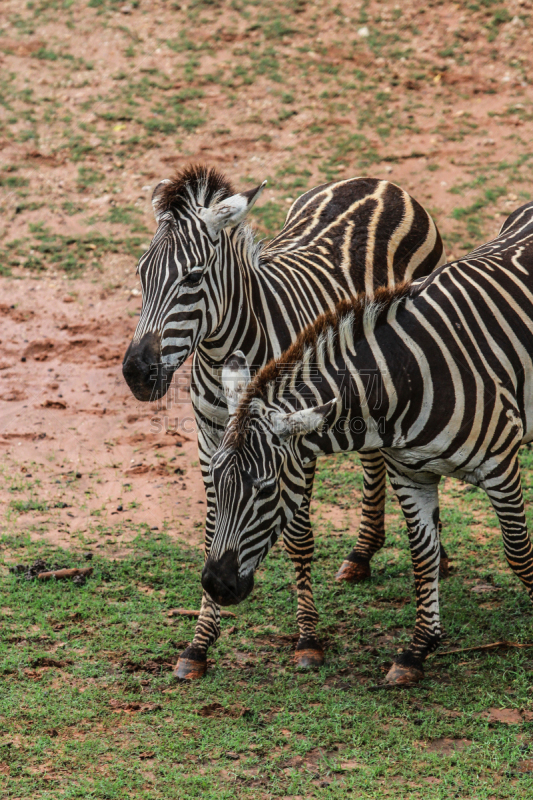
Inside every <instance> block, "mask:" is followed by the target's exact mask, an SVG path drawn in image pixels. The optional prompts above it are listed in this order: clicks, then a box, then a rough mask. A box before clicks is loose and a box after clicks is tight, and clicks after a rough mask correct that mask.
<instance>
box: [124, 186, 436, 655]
mask: <svg viewBox="0 0 533 800" xmlns="http://www.w3.org/2000/svg"><path fill="white" fill-rule="evenodd" d="M217 179H218V180H219V185H217V186H215V185H214V184H213V178H212V177H211V178H210V177H209V175H208V174H207V173H205V171H204V172H203V173H201V174H200V173H199V172H198V173H197V174H196V177H195V176H194V175H193V176H192V177H190V178H189V180H188V182H187V181H185V182H184V181H182V182H181V188H180V190H179V191H178V190H177V189H175V188H174V189H173V187H172V185H171V184H169V185H168V186H167V187H163V196H162V199H161V200H158V201H157V203H156V213H157V218H158V221H159V227H158V230H157V233H156V235H155V237H154V240H153V242H152V244H151V247H150V249H149V251H148V252H147V253H146V254H145V256H143V258H142V259H141V261H140V263H139V273H140V277H141V284H142V290H143V308H142V312H141V317H140V320H139V323H138V326H137V330H136V332H135V336H134V339H133V342H132V345H131V347H130V350H129V351H128V353H127V354H126V358H125V366H124V374H125V376H126V379H127V380H128V382H129V384H130V386H131V387H132V390H133V391H134V393H136V396H139V397H140V398H141V399H153V398H154V394H155V396H161V395H162V394H164V392H165V391H166V387H168V383H169V379H170V377H171V375H172V373H173V371H174V370H175V369H176V368H177V367H178V366H179V365H180V364H182V363H183V361H184V360H185V359H186V358H187V357H188V356H189V355H190V354H191V353H192V352H194V358H193V366H192V379H191V399H192V403H193V407H194V410H195V414H196V419H197V423H198V440H199V453H200V463H201V467H202V472H203V476H204V480H205V487H206V495H207V505H208V509H207V519H206V552H207V553H209V549H210V543H211V539H212V535H213V531H214V493H213V489H212V482H211V477H210V473H209V465H210V461H211V457H212V455H213V453H214V452H215V450H216V449H217V447H218V446H219V444H220V441H221V438H222V435H223V432H224V429H225V427H226V424H227V421H228V408H227V403H226V399H225V396H224V392H223V388H222V382H221V370H222V366H223V364H224V362H225V360H226V359H227V357H228V356H229V355H230V354H231V353H233V352H234V351H235V350H240V351H242V352H243V353H244V354H245V356H246V358H247V360H248V363H249V364H251V365H252V367H253V369H255V370H258V369H261V368H262V367H263V366H264V365H265V364H267V363H268V361H269V360H270V359H272V358H276V357H278V356H279V355H280V354H281V353H282V352H283V351H284V350H285V349H287V348H288V347H289V346H290V344H291V343H292V342H293V341H294V339H295V338H296V337H297V335H298V334H299V332H300V331H301V330H302V329H303V328H304V327H305V326H307V325H308V324H309V323H311V322H312V321H313V320H314V319H316V317H317V316H319V315H320V314H321V313H323V312H324V310H326V309H333V308H334V307H335V305H336V304H337V303H339V302H340V301H342V300H343V299H347V298H349V297H351V296H357V295H358V294H360V293H361V292H363V291H366V292H367V293H368V294H369V296H372V295H373V292H374V290H375V289H376V288H377V287H380V286H388V287H390V288H393V287H394V286H395V285H396V283H397V282H398V281H402V280H405V279H416V278H418V277H420V276H426V275H428V274H429V273H430V272H431V271H432V270H433V269H434V268H436V267H437V266H439V265H440V264H442V263H444V261H445V255H444V251H443V246H442V241H441V239H440V236H439V233H438V231H437V229H436V227H435V225H434V223H433V221H432V220H431V218H430V217H429V215H428V214H427V213H426V212H425V211H424V210H423V209H422V207H421V206H420V205H419V204H418V203H417V202H416V201H414V200H413V199H412V198H411V197H410V196H409V195H408V194H407V193H406V192H404V191H403V190H401V189H400V188H399V187H397V186H395V185H394V184H391V183H389V182H387V181H378V180H374V179H367V178H354V179H350V180H346V181H338V182H335V183H330V184H326V185H324V186H320V187H318V188H316V189H312V190H311V191H309V192H306V193H305V194H304V195H302V197H300V198H299V199H298V200H296V201H295V203H294V204H293V205H292V207H291V209H290V211H289V213H288V216H287V220H286V222H285V226H284V228H283V230H282V231H281V232H280V234H279V235H278V236H277V237H276V238H275V239H273V240H272V241H271V242H270V243H269V244H267V245H261V244H260V245H257V244H254V242H253V236H252V234H251V231H250V229H249V228H248V227H246V226H245V225H243V224H238V225H237V226H236V227H233V228H230V229H228V228H222V229H221V230H220V231H218V233H217V234H216V235H213V232H212V229H210V227H209V220H207V222H206V215H205V208H206V207H207V208H208V210H209V209H210V208H215V207H218V206H217V205H216V204H218V205H219V206H221V205H222V204H223V203H226V204H228V205H231V202H232V199H233V198H230V199H227V195H228V194H229V192H230V189H229V187H227V186H226V184H224V182H223V181H221V179H220V177H219V176H218V178H217ZM183 187H184V188H183ZM254 191H256V190H254ZM176 196H177V197H178V200H179V202H178V203H176V200H175V197H176ZM248 196H252V197H255V195H253V193H248ZM235 197H237V198H239V197H245V196H244V195H241V196H239V195H236V196H235ZM221 198H222V199H221ZM239 202H240V201H239ZM252 202H253V200H252ZM237 206H239V203H238V202H236V207H237ZM239 207H240V206H239ZM147 350H149V353H150V358H151V359H152V361H153V363H152V364H151V365H150V366H151V368H152V370H153V368H154V364H155V363H156V362H157V363H158V365H159V366H157V367H156V369H158V370H159V373H158V382H156V385H155V391H154V387H153V386H152V387H151V386H150V385H149V383H148V381H147V379H146V378H145V377H144V376H142V375H141V377H139V375H140V372H142V370H144V369H145V366H144V365H145V362H146V363H148V361H149V360H150V359H149V358H148V357H147V356H146V355H145V353H146V352H147ZM139 353H140V355H138V354H139ZM132 354H133V355H132ZM135 354H137V355H135ZM141 378H142V380H141ZM141 383H142V385H141ZM139 387H140V388H139ZM362 463H363V468H364V470H365V497H364V503H363V514H362V522H361V531H360V537H359V542H358V547H357V548H356V551H357V552H355V551H354V553H355V555H354V554H352V558H354V559H355V560H357V559H358V558H359V559H360V560H361V561H363V562H365V563H366V564H368V561H369V559H370V558H371V556H372V555H373V553H374V552H376V551H377V550H378V549H379V548H380V547H381V546H382V544H383V541H384V499H385V466H384V461H383V458H382V456H381V455H380V454H379V453H378V452H375V451H374V452H370V453H368V454H366V455H365V456H364V457H363V459H362ZM314 469H315V467H314V463H313V464H309V465H308V468H307V472H306V490H305V493H304V497H303V499H302V503H301V505H300V508H299V509H298V512H297V513H296V514H295V515H294V518H293V520H292V521H291V525H290V526H288V527H287V529H286V530H285V531H284V534H283V535H284V541H285V545H286V547H287V550H288V552H289V555H290V556H291V558H292V560H293V561H294V563H295V566H296V571H297V585H298V601H299V602H298V621H299V625H300V630H301V631H304V630H305V631H306V632H309V631H311V630H312V629H314V625H315V624H316V618H317V617H316V611H315V610H314V604H313V600H312V595H311V591H310V583H309V571H310V561H311V557H312V553H313V539H312V534H311V528H310V523H309V500H310V495H311V489H312V484H313V477H314ZM218 634H219V609H218V607H217V606H216V604H214V603H213V602H212V600H211V599H210V598H209V597H207V596H205V595H204V599H203V602H202V610H201V616H200V619H199V622H198V625H197V629H196V634H195V638H194V641H193V644H192V646H191V648H192V649H191V648H188V651H187V653H186V655H185V659H186V660H188V661H197V662H201V661H205V653H206V651H207V647H208V646H209V645H210V644H211V643H212V642H213V641H214V640H215V639H216V638H217V636H218Z"/></svg>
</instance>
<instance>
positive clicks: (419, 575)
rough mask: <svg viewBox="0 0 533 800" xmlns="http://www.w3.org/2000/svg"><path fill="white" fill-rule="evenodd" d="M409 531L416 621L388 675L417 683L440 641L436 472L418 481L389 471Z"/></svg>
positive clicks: (394, 680) (393, 680) (400, 681)
mask: <svg viewBox="0 0 533 800" xmlns="http://www.w3.org/2000/svg"><path fill="white" fill-rule="evenodd" d="M389 477H390V480H391V484H392V486H393V488H394V490H395V492H396V494H397V496H398V500H399V501H400V505H401V507H402V511H403V513H404V516H405V519H406V522H407V530H408V533H409V546H410V548H411V558H412V560H413V567H414V574H415V592H416V624H415V630H414V634H413V638H412V639H411V643H410V645H409V647H408V648H407V649H406V650H404V651H403V653H401V654H400V655H399V656H398V657H397V658H396V659H394V664H393V665H392V667H391V669H390V670H389V672H388V674H387V681H388V682H389V683H397V684H405V683H417V682H418V681H420V680H422V678H423V677H424V666H423V665H424V661H425V659H426V657H427V656H428V655H429V653H431V652H432V651H433V650H435V649H436V648H437V646H438V644H439V642H440V639H441V636H442V631H441V625H440V616H439V560H440V545H439V533H438V523H439V492H438V486H439V483H438V480H435V476H434V475H428V474H426V475H424V476H422V475H420V476H417V477H419V478H422V477H424V478H425V479H427V481H428V482H427V483H419V482H418V481H417V482H415V481H414V480H412V479H411V478H408V477H407V476H405V475H402V474H399V473H395V474H393V473H392V471H389Z"/></svg>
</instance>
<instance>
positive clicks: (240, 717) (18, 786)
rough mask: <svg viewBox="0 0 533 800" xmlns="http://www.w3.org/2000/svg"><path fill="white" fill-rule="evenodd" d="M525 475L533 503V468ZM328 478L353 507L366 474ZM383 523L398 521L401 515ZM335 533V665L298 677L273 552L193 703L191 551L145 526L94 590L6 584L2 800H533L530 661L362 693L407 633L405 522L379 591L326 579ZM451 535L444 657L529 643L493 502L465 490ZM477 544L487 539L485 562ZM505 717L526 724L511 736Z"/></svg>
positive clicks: (0, 709) (527, 656)
mask: <svg viewBox="0 0 533 800" xmlns="http://www.w3.org/2000/svg"><path fill="white" fill-rule="evenodd" d="M522 460H523V466H524V468H525V469H524V485H525V493H526V498H527V499H530V498H531V496H532V494H533V486H532V481H531V478H530V476H531V472H530V470H531V467H533V457H532V455H531V453H530V451H526V450H525V451H524V452H523V455H522ZM330 462H331V463H330ZM332 462H333V459H329V460H328V459H325V460H323V461H321V464H320V472H319V491H320V490H321V486H323V485H324V484H325V483H326V482H330V483H331V484H332V486H331V487H330V489H332V490H333V491H335V492H339V495H338V496H337V495H336V496H335V497H337V499H338V498H340V497H342V496H344V498H345V499H347V498H348V497H349V496H350V495H351V494H354V495H356V496H358V495H359V494H360V481H359V482H357V481H353V480H352V478H351V471H352V470H351V467H352V463H355V459H354V457H353V456H347V457H345V458H344V459H343V460H342V461H341V463H340V465H339V466H340V469H339V470H338V472H337V475H334V474H333V472H332V467H333V463H332ZM345 473H346V475H348V477H346V475H345ZM335 497H331V496H330V497H329V498H328V497H325V498H324V499H325V500H328V499H329V500H331V499H335ZM388 505H389V510H394V508H395V503H394V501H393V500H392V498H391V497H389V500H388ZM396 510H397V509H396ZM324 514H326V512H325V507H324V506H322V507H321V508H319V517H318V519H317V521H316V523H315V530H316V532H317V538H316V549H315V558H314V565H313V582H314V591H315V598H316V602H317V607H318V609H319V613H320V623H319V629H318V631H319V635H320V638H321V640H322V641H323V642H324V644H325V648H326V655H327V661H326V665H325V666H324V667H322V668H321V669H320V670H318V671H317V672H313V673H308V674H305V673H302V674H300V673H297V672H296V671H295V669H294V667H293V665H292V654H293V649H294V646H295V641H296V638H297V634H296V630H297V629H296V622H295V610H296V595H295V591H294V572H293V569H292V565H291V564H290V563H289V561H288V559H287V557H286V556H285V554H284V552H283V550H282V548H281V547H279V546H276V547H275V548H274V549H273V551H272V552H271V554H270V555H269V556H268V558H267V561H266V562H265V563H264V565H263V566H262V567H261V568H260V570H259V571H258V574H257V580H256V586H255V589H254V592H253V594H252V596H251V598H250V599H248V600H247V601H246V602H245V603H244V604H242V606H240V607H237V608H234V609H233V611H234V612H235V613H236V618H235V619H233V620H223V622H222V636H221V639H220V640H219V642H218V643H217V645H216V646H215V647H214V648H212V650H211V652H210V656H211V657H212V659H213V660H212V661H211V662H210V667H209V671H208V675H207V677H206V678H205V679H204V680H202V681H200V682H197V683H193V684H191V685H183V684H176V683H175V682H174V680H173V678H172V674H171V671H172V666H173V664H174V663H175V660H176V658H177V656H178V655H179V653H180V652H181V650H182V648H183V647H184V646H185V645H186V643H187V642H188V641H189V640H190V638H191V636H192V632H193V629H194V621H193V620H190V619H187V618H184V617H179V616H178V617H169V616H168V615H167V612H168V610H169V609H171V608H175V607H184V608H197V607H198V606H199V602H200V597H201V587H200V582H199V575H200V571H201V566H202V554H201V552H200V550H199V549H188V548H184V547H181V546H178V545H176V544H175V543H172V542H171V541H170V540H169V539H168V538H167V537H166V535H165V534H161V533H154V532H151V531H149V530H148V528H147V527H144V526H143V527H141V528H140V529H139V535H138V537H137V539H136V540H135V542H134V543H133V545H132V549H131V551H130V552H129V553H128V554H126V555H125V556H122V557H121V558H120V559H114V560H113V558H112V557H111V556H110V557H105V556H101V555H95V556H94V557H93V559H92V561H91V562H90V563H91V565H92V566H93V567H94V572H93V575H92V576H91V577H90V578H89V579H88V580H87V582H86V583H85V585H81V586H76V585H73V584H72V583H70V582H60V581H54V580H52V581H48V582H45V583H43V582H40V581H36V580H33V581H32V580H28V579H27V578H26V576H25V574H24V572H23V571H22V570H20V572H19V573H18V574H9V573H8V571H7V569H6V567H5V566H4V567H3V577H2V582H1V584H0V607H1V613H2V616H3V623H4V624H3V628H2V632H1V634H0V637H1V638H0V665H1V666H0V671H1V673H2V680H3V691H2V694H1V696H0V717H1V719H2V733H1V736H0V765H1V767H2V768H1V770H0V782H1V783H0V785H1V786H2V796H4V797H6V798H7V797H13V798H15V797H33V796H38V797H43V798H53V799H54V800H62V799H63V798H77V797H80V798H81V797H84V798H86V797H95V798H126V797H128V798H143V799H144V798H145V799H146V800H158V798H165V800H169V799H170V800H173V799H174V798H176V800H177V799H178V798H179V800H189V798H191V799H192V798H198V797H201V798H208V800H215V799H216V800H219V798H227V800H233V798H236V799H237V800H241V798H242V800H245V799H246V800H247V799H248V798H250V800H252V798H253V800H256V798H262V797H268V798H278V797H279V798H286V797H294V796H300V797H305V798H314V797H316V798H324V800H332V799H334V800H337V798H338V799H339V800H341V798H342V799H343V800H344V798H346V797H356V798H372V799H373V798H375V799H376V800H378V799H379V800H381V799H382V798H384V797H391V798H394V800H402V799H403V798H405V799H406V800H407V798H409V799H410V800H411V799H412V798H415V800H433V799H435V800H437V798H438V799H439V800H441V799H443V798H447V797H468V798H473V800H489V798H491V797H495V796H497V797H498V798H515V797H527V796H528V795H529V793H531V792H532V791H533V776H532V774H531V772H529V771H528V769H527V764H528V763H529V761H528V759H530V758H531V756H530V742H531V735H532V732H533V723H532V722H529V721H528V715H527V714H525V711H529V710H531V709H532V699H531V692H530V688H531V669H532V668H533V661H532V659H533V650H529V649H527V648H524V649H518V648H515V649H513V648H511V649H508V650H504V649H502V650H494V651H490V650H489V651H486V652H483V651H475V650H474V651H471V652H466V653H461V654H458V655H437V656H435V657H434V658H432V659H430V660H429V661H428V663H427V670H426V679H425V681H424V682H423V684H421V686H420V687H418V688H416V689H412V690H402V689H397V690H392V691H370V690H369V689H370V688H371V687H373V686H375V685H376V684H379V683H380V682H381V681H382V680H383V676H384V673H385V671H386V669H387V668H388V665H389V664H390V662H391V660H392V658H393V657H394V655H395V654H396V653H397V651H398V649H399V648H402V647H404V646H405V644H406V643H407V641H408V640H409V636H410V633H411V631H412V626H413V623H414V603H413V595H414V592H413V585H412V573H411V565H410V557H409V552H408V547H407V541H406V536H405V532H404V526H403V522H398V523H395V522H394V520H393V521H392V522H390V523H389V527H388V541H387V545H386V547H385V548H384V549H383V550H382V551H381V552H380V553H379V554H378V556H377V557H376V558H375V561H374V562H373V577H372V579H371V580H370V581H369V582H368V583H366V584H362V585H359V586H338V585H336V584H335V583H334V581H333V575H334V573H335V570H336V568H337V567H338V565H339V563H340V561H341V560H342V558H343V557H344V556H345V555H346V554H347V552H348V551H349V549H350V548H351V546H352V545H353V543H354V541H355V535H354V534H355V531H347V532H345V533H340V534H337V535H335V536H327V535H324V528H323V526H322V524H321V522H320V519H321V516H320V515H324ZM326 516H327V514H326ZM442 518H443V522H444V542H445V544H446V547H447V548H448V549H449V552H450V555H451V556H452V558H453V559H454V563H455V565H456V568H455V571H454V572H453V574H452V576H451V577H450V578H449V579H448V580H446V581H442V582H441V608H442V616H443V621H444V625H445V628H446V630H447V634H448V639H447V641H446V643H445V646H443V647H442V648H441V650H444V649H454V648H457V647H468V646H475V645H480V644H485V643H488V642H494V641H498V640H501V639H512V640H513V641H516V642H524V643H527V642H531V641H532V633H533V632H532V622H531V604H530V601H529V599H528V598H527V596H526V593H525V592H524V591H523V589H522V588H521V587H520V586H519V585H518V581H517V580H516V579H515V578H514V576H512V575H511V573H510V571H509V570H508V568H507V567H506V565H505V563H504V559H503V554H502V547H501V540H500V537H499V535H495V534H490V536H489V533H488V532H490V531H492V530H493V527H494V525H495V518H494V516H493V513H492V511H491V509H490V507H489V504H488V502H487V500H486V497H485V496H484V495H483V493H482V492H479V491H474V492H465V490H464V487H463V485H462V484H461V483H460V482H454V483H453V486H452V488H451V489H449V490H448V491H447V493H446V502H445V503H444V504H443V509H442ZM480 526H481V527H480ZM118 531H119V529H118V527H117V531H116V532H117V533H118ZM113 533H114V531H113V529H112V528H109V530H107V534H108V535H111V536H112V535H113ZM480 533H481V534H483V535H487V536H489V540H488V542H487V541H486V542H484V544H483V545H482V546H481V545H480V543H479V541H478V536H479V535H480ZM0 547H1V548H2V552H3V553H4V554H5V558H6V560H9V562H10V563H14V562H15V563H21V562H23V563H26V564H28V563H32V561H33V560H34V559H36V558H37V557H38V556H39V557H42V558H44V559H45V560H46V561H48V562H52V561H53V562H54V563H55V564H57V565H59V566H64V567H72V566H85V565H86V563H87V562H86V561H85V560H84V557H83V553H82V552H81V551H80V552H75V551H63V550H59V549H57V548H52V547H49V546H38V545H36V544H34V543H31V542H30V540H29V539H28V538H27V537H26V536H24V535H20V534H16V535H12V536H4V538H3V539H2V540H0ZM478 580H483V581H489V582H492V583H493V585H494V586H495V591H494V593H493V594H490V593H489V594H476V593H474V592H472V586H473V585H474V584H475V583H476V582H477V581H478ZM489 709H492V711H489ZM502 709H505V713H507V714H513V715H514V716H513V719H514V720H515V721H514V722H511V723H506V722H503V721H500V718H499V717H498V714H499V715H500V717H501V715H502V713H503V712H502ZM504 718H505V715H504V716H503V719H504Z"/></svg>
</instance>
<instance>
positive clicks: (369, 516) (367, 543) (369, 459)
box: [335, 450, 387, 583]
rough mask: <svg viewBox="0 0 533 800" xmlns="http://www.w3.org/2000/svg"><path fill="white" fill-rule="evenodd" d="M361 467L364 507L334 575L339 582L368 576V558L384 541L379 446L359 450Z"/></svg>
mask: <svg viewBox="0 0 533 800" xmlns="http://www.w3.org/2000/svg"><path fill="white" fill-rule="evenodd" d="M359 458H360V459H361V465H362V467H363V480H364V488H363V507H362V510H361V524H360V526H359V537H358V539H357V544H356V545H355V547H354V548H353V550H352V552H351V553H350V555H349V556H348V557H347V558H346V559H345V561H343V562H342V564H341V567H340V569H339V571H338V572H337V574H336V575H335V580H336V581H338V582H339V583H341V582H343V581H346V582H347V583H360V582H361V581H364V580H367V579H368V578H370V574H371V572H370V559H371V558H372V556H373V555H374V554H375V553H377V551H378V550H381V548H382V547H383V545H384V544H385V477H386V475H387V470H386V467H385V461H384V459H383V455H382V454H381V452H380V451H379V450H372V451H371V452H368V453H359Z"/></svg>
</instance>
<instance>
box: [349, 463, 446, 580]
mask: <svg viewBox="0 0 533 800" xmlns="http://www.w3.org/2000/svg"><path fill="white" fill-rule="evenodd" d="M359 458H360V459H361V465H362V467H363V479H364V490H363V507H362V511H361V525H360V529H359V538H358V540H357V544H356V546H355V547H354V549H353V550H352V552H351V553H350V555H349V556H348V557H347V559H346V560H345V561H343V562H342V564H341V567H340V569H339V571H338V572H337V574H336V575H335V580H336V581H337V582H338V583H342V582H346V583H361V582H362V581H364V580H366V579H367V578H370V574H371V571H370V559H371V558H372V556H374V555H375V554H376V553H377V552H378V550H381V548H382V547H383V545H384V544H385V498H386V494H385V478H386V475H387V469H386V466H385V461H384V459H383V455H382V454H381V451H380V450H372V451H371V452H368V453H359ZM441 531H442V523H441V521H440V520H439V539H440V534H441ZM449 574H450V561H449V558H448V555H447V553H446V550H445V549H444V547H443V545H442V543H441V544H440V565H439V576H440V577H441V578H447V577H448V576H449Z"/></svg>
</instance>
